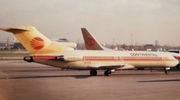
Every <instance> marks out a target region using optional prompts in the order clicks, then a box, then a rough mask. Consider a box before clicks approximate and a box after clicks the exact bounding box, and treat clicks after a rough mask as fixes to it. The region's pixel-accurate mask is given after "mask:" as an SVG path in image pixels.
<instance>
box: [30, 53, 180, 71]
mask: <svg viewBox="0 0 180 100" xmlns="http://www.w3.org/2000/svg"><path fill="white" fill-rule="evenodd" d="M61 55H63V56H64V57H66V60H67V61H59V60H55V59H53V58H55V57H56V56H61ZM33 57H34V62H37V63H42V64H47V65H51V66H56V67H61V68H70V69H80V70H81V69H91V68H89V66H93V65H100V66H103V65H104V64H106V65H107V64H108V63H110V64H112V63H117V62H119V63H126V64H130V65H133V66H135V67H138V68H139V67H143V68H165V67H174V66H176V65H177V64H178V61H177V60H176V59H175V58H174V57H173V56H172V55H170V54H168V53H166V52H145V51H101V50H96V51H91V50H88V51H85V50H72V51H64V52H57V53H50V54H43V55H33Z"/></svg>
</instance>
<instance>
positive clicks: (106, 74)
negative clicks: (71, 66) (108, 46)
mask: <svg viewBox="0 0 180 100" xmlns="http://www.w3.org/2000/svg"><path fill="white" fill-rule="evenodd" d="M112 72H115V70H114V69H112V70H106V71H104V75H105V76H110V75H111V73H112ZM90 75H91V76H96V75H97V71H96V70H95V69H93V70H90Z"/></svg>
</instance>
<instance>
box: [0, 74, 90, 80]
mask: <svg viewBox="0 0 180 100" xmlns="http://www.w3.org/2000/svg"><path fill="white" fill-rule="evenodd" d="M56 77H74V78H76V79H84V78H89V77H91V76H89V75H47V76H45V75H44V76H8V77H0V79H31V78H56Z"/></svg>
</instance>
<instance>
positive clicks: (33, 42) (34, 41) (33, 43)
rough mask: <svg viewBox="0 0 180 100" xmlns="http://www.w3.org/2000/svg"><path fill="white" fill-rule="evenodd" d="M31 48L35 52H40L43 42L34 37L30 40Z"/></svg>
mask: <svg viewBox="0 0 180 100" xmlns="http://www.w3.org/2000/svg"><path fill="white" fill-rule="evenodd" d="M31 47H32V48H33V49H35V50H40V49H42V48H43V47H44V40H43V39H42V38H40V37H35V38H33V39H32V40H31Z"/></svg>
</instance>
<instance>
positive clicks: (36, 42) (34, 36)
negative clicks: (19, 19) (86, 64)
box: [1, 26, 63, 54]
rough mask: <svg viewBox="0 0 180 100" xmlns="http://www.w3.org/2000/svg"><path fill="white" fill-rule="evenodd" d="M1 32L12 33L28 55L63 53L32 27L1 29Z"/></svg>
mask: <svg viewBox="0 0 180 100" xmlns="http://www.w3.org/2000/svg"><path fill="white" fill-rule="evenodd" d="M1 30H4V31H7V32H12V33H13V34H14V35H15V36H16V38H17V39H18V40H19V41H20V42H21V44H22V45H23V46H24V47H25V48H26V50H27V51H28V52H29V53H30V54H44V53H52V52H60V51H63V49H62V48H61V47H60V46H57V45H56V44H55V43H53V42H52V41H51V40H49V39H48V38H47V37H45V36H44V35H42V34H41V33H40V32H38V31H37V30H36V28H34V27H33V26H19V27H10V28H1Z"/></svg>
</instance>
